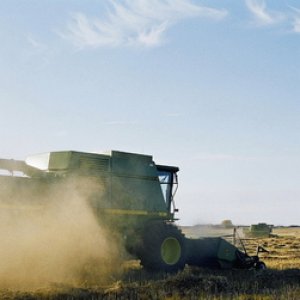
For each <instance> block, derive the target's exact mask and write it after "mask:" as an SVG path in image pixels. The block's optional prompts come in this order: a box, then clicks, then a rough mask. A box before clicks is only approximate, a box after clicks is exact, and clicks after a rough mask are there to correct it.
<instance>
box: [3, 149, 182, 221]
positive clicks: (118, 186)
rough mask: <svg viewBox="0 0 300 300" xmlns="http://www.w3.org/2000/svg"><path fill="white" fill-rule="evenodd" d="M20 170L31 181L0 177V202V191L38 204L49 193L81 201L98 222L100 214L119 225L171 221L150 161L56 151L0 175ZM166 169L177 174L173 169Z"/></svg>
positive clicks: (7, 166) (120, 155) (143, 157)
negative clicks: (85, 202)
mask: <svg viewBox="0 0 300 300" xmlns="http://www.w3.org/2000/svg"><path fill="white" fill-rule="evenodd" d="M20 165H22V166H23V167H22V170H21V171H22V172H24V173H25V174H27V175H29V176H30V177H29V178H24V177H8V176H0V198H2V199H3V198H4V197H3V196H2V197H1V190H2V195H3V194H4V191H3V188H4V189H5V190H6V191H7V190H9V191H10V192H9V194H11V196H10V197H9V198H10V199H13V198H14V199H16V195H17V198H21V199H23V200H22V201H24V200H25V199H26V198H28V199H33V198H36V199H40V201H42V202H43V200H41V199H45V198H47V197H48V198H49V195H53V191H55V193H56V195H57V196H56V198H57V197H58V196H59V194H63V193H67V191H68V189H69V190H70V191H72V192H73V193H74V191H75V193H77V194H78V195H80V196H83V197H85V198H86V200H87V201H88V202H89V204H90V205H91V206H92V208H93V209H94V211H95V212H96V214H97V215H98V216H99V218H101V220H103V219H105V216H103V215H105V214H106V215H109V219H110V220H112V219H115V220H116V222H118V223H119V224H128V223H130V222H140V221H142V222H145V220H148V219H164V220H172V219H173V213H172V212H171V211H170V205H168V204H167V203H166V201H167V200H165V198H164V196H163V192H162V188H161V185H160V182H159V174H158V170H157V167H156V165H155V163H154V162H153V159H152V156H149V155H141V154H134V153H125V152H119V151H111V152H109V153H107V154H94V153H84V152H76V151H60V152H49V153H44V154H39V155H34V156H30V157H28V158H27V159H26V163H24V162H18V164H16V161H12V160H2V161H0V169H1V168H4V169H12V171H18V169H17V166H20ZM166 168H167V169H168V168H171V169H172V170H173V171H174V172H176V171H178V168H176V167H170V166H166ZM10 171H11V170H10ZM1 182H2V183H3V184H2V183H1ZM1 187H2V188H1ZM6 198H7V197H6ZM37 201H38V200H37ZM24 203H26V201H25V202H24ZM113 216H115V218H114V217H113ZM124 221H126V222H124ZM130 226H131V225H130Z"/></svg>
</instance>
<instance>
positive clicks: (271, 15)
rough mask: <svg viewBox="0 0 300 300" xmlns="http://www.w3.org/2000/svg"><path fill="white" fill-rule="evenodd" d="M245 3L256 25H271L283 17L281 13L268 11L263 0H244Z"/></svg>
mask: <svg viewBox="0 0 300 300" xmlns="http://www.w3.org/2000/svg"><path fill="white" fill-rule="evenodd" d="M246 5H247V7H248V9H249V10H250V12H251V13H252V15H253V16H254V19H255V24H256V25H261V26H263V25H272V24H276V23H278V22H281V21H282V20H283V19H284V15H283V14H282V13H280V12H273V11H269V10H268V9H267V5H266V2H265V1H264V0H246Z"/></svg>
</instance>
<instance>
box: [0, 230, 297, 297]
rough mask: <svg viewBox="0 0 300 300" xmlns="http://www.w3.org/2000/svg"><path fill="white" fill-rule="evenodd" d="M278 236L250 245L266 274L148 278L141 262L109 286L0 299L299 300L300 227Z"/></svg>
mask: <svg viewBox="0 0 300 300" xmlns="http://www.w3.org/2000/svg"><path fill="white" fill-rule="evenodd" d="M273 233H274V236H272V237H270V238H264V239H249V240H245V245H246V248H247V249H248V250H249V253H250V254H251V252H252V253H254V252H255V251H256V247H257V244H260V245H262V246H263V247H265V248H266V249H268V250H269V253H268V254H265V253H262V255H261V256H262V257H263V260H264V261H265V262H266V264H267V267H268V269H267V270H260V271H257V270H210V269H203V268H197V267H188V266H187V267H186V268H185V270H184V271H182V272H180V273H178V274H174V275H167V274H155V275H153V274H147V273H145V272H144V271H143V270H142V269H141V268H140V267H139V264H138V262H137V261H130V262H127V263H126V264H124V265H123V268H124V272H123V273H122V275H120V274H118V275H116V276H112V277H111V278H110V282H108V283H107V284H106V285H103V284H102V285H97V284H93V285H90V286H89V285H87V284H86V283H84V282H83V283H82V284H81V285H80V284H79V285H75V286H71V285H69V286H66V285H59V283H53V284H52V285H51V286H49V285H48V286H47V287H44V288H39V289H35V290H31V291H30V290H27V291H24V290H23V291H20V290H19V291H18V290H11V289H10V290H8V289H6V290H3V289H2V290H1V293H0V297H1V299H28V300H29V299H216V300H218V299H220V300H221V299H224V300H225V299H240V300H246V299H256V300H259V299H261V300H269V299H282V300H283V299H284V300H285V299H290V300H292V299H294V300H296V299H300V228H276V229H275V230H274V232H273Z"/></svg>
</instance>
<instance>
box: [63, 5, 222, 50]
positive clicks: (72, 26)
mask: <svg viewBox="0 0 300 300" xmlns="http://www.w3.org/2000/svg"><path fill="white" fill-rule="evenodd" d="M108 4H109V10H108V11H107V13H106V15H105V16H104V18H92V17H89V16H87V15H85V14H83V13H79V12H77V13H72V14H71V20H70V21H69V22H68V24H67V29H66V30H65V31H64V32H61V33H60V35H61V36H62V37H63V38H65V39H68V40H70V41H71V42H72V43H73V44H74V45H76V46H77V47H79V48H85V47H91V48H98V47H117V46H144V47H154V46H160V45H161V44H162V43H163V42H164V41H165V34H166V32H167V31H168V29H170V28H171V27H172V26H173V25H174V24H176V23H178V22H180V21H182V20H184V19H189V18H195V17H205V18H210V19H213V20H216V21H218V20H221V19H223V18H224V17H225V16H226V15H227V11H226V10H224V9H215V8H211V7H206V6H200V5H196V4H194V3H192V2H191V1H190V0H151V1H149V0H123V1H116V0H110V1H109V2H108Z"/></svg>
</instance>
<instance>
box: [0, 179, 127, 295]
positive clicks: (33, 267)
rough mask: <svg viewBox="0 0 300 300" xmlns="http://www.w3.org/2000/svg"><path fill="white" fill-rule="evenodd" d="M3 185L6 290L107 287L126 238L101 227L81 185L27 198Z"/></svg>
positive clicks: (0, 261) (2, 278) (0, 240)
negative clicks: (123, 240)
mask: <svg viewBox="0 0 300 300" xmlns="http://www.w3.org/2000/svg"><path fill="white" fill-rule="evenodd" d="M1 185H2V187H3V186H4V184H3V182H1V178H0V199H1V201H0V288H16V289H32V288H38V287H45V286H48V285H51V284H66V285H73V284H74V285H78V284H80V285H93V284H101V283H106V282H108V281H109V280H111V278H112V276H114V274H115V272H116V271H117V270H118V269H120V263H121V261H120V259H121V258H120V257H121V256H122V255H121V253H123V251H124V250H123V247H122V243H121V242H120V239H119V238H118V236H117V234H113V233H112V232H110V231H109V230H108V229H105V228H104V227H103V226H101V225H99V222H98V221H97V219H96V217H95V214H94V213H93V211H92V209H91V206H90V205H89V204H88V203H87V201H86V200H87V199H86V195H84V193H81V192H78V190H77V189H78V186H76V187H74V185H68V187H66V186H61V187H60V188H57V189H56V190H58V191H59V192H57V191H56V192H53V191H52V192H49V191H47V192H45V193H40V191H39V193H38V194H36V195H33V194H32V192H33V191H35V189H34V188H32V189H31V190H32V191H31V192H30V193H29V192H28V191H26V192H25V193H23V195H22V193H21V192H19V193H18V192H17V191H18V187H14V188H11V187H9V188H8V187H7V185H6V190H7V191H8V190H9V191H10V192H9V193H3V191H4V192H5V190H4V189H2V192H1ZM23 189H24V190H26V187H25V188H23ZM12 190H15V195H14V194H12V193H11V191H12ZM25 198H26V199H25ZM29 198H32V199H29ZM3 200H4V201H3ZM31 200H32V201H31ZM31 202H32V203H31Z"/></svg>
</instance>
